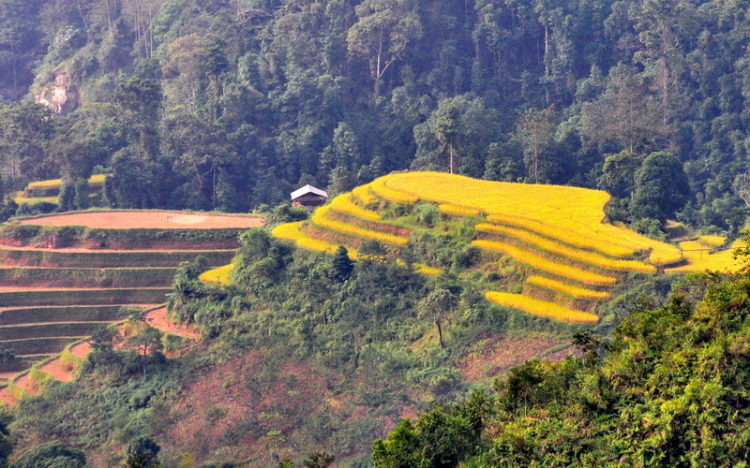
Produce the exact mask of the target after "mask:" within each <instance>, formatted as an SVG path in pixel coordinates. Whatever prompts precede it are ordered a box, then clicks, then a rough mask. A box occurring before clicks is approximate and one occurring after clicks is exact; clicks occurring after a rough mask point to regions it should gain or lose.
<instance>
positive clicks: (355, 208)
mask: <svg viewBox="0 0 750 468" xmlns="http://www.w3.org/2000/svg"><path fill="white" fill-rule="evenodd" d="M331 209H332V210H333V211H336V212H338V213H342V214H348V215H351V216H354V217H355V218H359V219H364V220H366V221H373V222H378V221H380V215H379V214H378V213H377V212H375V211H372V210H368V209H366V208H362V207H361V206H359V205H357V204H356V203H354V202H353V201H352V199H351V194H349V193H345V194H343V195H339V196H337V197H336V198H334V199H333V200H332V201H331Z"/></svg>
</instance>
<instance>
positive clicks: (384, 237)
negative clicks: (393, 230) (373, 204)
mask: <svg viewBox="0 0 750 468" xmlns="http://www.w3.org/2000/svg"><path fill="white" fill-rule="evenodd" d="M329 209H330V206H321V207H320V208H318V209H317V210H315V213H314V214H313V216H312V218H311V221H312V223H313V224H315V225H316V226H320V227H322V228H327V229H330V230H332V231H336V232H340V233H342V234H348V235H350V236H355V237H359V238H363V239H373V240H376V241H379V242H385V243H386V244H393V245H398V246H403V245H406V243H407V242H409V239H408V238H407V237H401V236H394V235H393V234H386V233H384V232H378V231H370V230H369V229H364V228H361V227H359V226H354V225H352V224H348V223H344V222H341V221H335V220H333V219H329V218H327V217H326V214H327V213H328V210H329Z"/></svg>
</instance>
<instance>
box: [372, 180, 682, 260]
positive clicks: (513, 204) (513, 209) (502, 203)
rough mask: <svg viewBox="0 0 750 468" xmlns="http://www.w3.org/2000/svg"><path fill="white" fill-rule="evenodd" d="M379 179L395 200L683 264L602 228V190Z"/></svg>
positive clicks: (673, 253)
mask: <svg viewBox="0 0 750 468" xmlns="http://www.w3.org/2000/svg"><path fill="white" fill-rule="evenodd" d="M378 180H379V181H380V184H382V185H383V186H384V187H385V189H386V190H388V191H389V195H390V196H392V197H394V198H396V197H401V198H404V199H405V198H406V197H409V196H411V197H413V198H418V199H421V200H425V201H432V202H437V203H447V204H454V205H460V206H466V207H471V208H476V209H478V210H480V211H482V212H484V213H487V214H488V215H490V216H489V217H488V219H489V220H490V221H492V220H493V218H492V216H500V217H501V218H504V219H506V220H507V219H513V220H515V221H514V222H512V223H511V224H513V225H516V226H519V227H524V228H527V229H531V230H533V231H535V232H538V233H540V234H543V235H548V236H549V237H554V238H557V239H559V240H560V241H561V242H564V243H566V244H570V245H573V246H576V247H582V248H587V249H593V250H597V251H599V252H601V253H603V254H605V255H610V256H614V257H627V256H631V255H633V253H634V251H641V252H645V251H648V250H652V251H653V255H652V256H651V258H650V260H651V262H653V263H656V264H658V265H663V264H669V263H674V262H677V261H679V260H680V259H681V255H680V251H679V249H677V248H676V247H674V246H670V245H668V244H664V243H662V242H658V241H655V240H652V239H649V238H647V237H645V236H642V235H640V234H638V233H636V232H633V231H630V230H627V229H620V228H618V227H616V226H613V225H611V224H604V223H603V220H604V205H605V204H606V203H607V202H608V201H609V199H610V196H609V194H607V193H606V192H602V191H599V190H589V189H583V188H578V187H564V186H559V185H530V184H514V183H509V182H491V181H486V180H478V179H472V178H469V177H463V176H458V175H453V174H445V173H438V172H411V173H397V174H391V175H388V176H385V177H381V178H380V179H378ZM376 192H377V193H380V192H378V191H377V190H376ZM509 217H510V218H509ZM519 218H520V220H519ZM523 219H525V220H528V221H529V222H530V223H531V224H536V225H538V226H540V227H543V228H544V229H546V230H548V231H553V232H550V233H549V234H548V233H547V232H545V231H542V230H537V229H534V228H531V227H529V226H525V225H523V224H520V223H519V221H521V222H522V220H523ZM613 245H614V249H613V248H612V247H613ZM623 254H625V255H623Z"/></svg>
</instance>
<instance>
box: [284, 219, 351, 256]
mask: <svg viewBox="0 0 750 468" xmlns="http://www.w3.org/2000/svg"><path fill="white" fill-rule="evenodd" d="M301 226H302V221H300V222H297V223H287V224H280V225H278V226H276V227H275V228H274V230H273V231H271V234H272V235H273V236H274V237H278V238H279V239H284V240H288V241H291V242H294V243H295V244H297V245H298V246H300V247H302V248H304V249H308V250H315V251H317V252H328V251H330V253H333V252H334V251H335V250H336V247H337V246H336V245H333V244H331V243H329V242H326V241H322V240H318V239H313V238H311V237H308V236H307V235H306V234H305V233H304V232H302V231H301V230H300V227H301ZM348 250H349V257H351V258H356V254H354V255H353V252H356V251H355V250H353V249H348Z"/></svg>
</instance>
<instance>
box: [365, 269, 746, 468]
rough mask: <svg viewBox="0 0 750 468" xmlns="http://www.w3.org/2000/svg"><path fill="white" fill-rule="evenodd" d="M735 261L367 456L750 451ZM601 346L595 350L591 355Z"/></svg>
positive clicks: (549, 457)
mask: <svg viewBox="0 0 750 468" xmlns="http://www.w3.org/2000/svg"><path fill="white" fill-rule="evenodd" d="M749 286H750V278H748V276H747V270H745V271H743V272H742V274H741V275H738V276H735V277H734V278H731V279H727V278H724V279H720V278H718V277H716V276H709V275H701V276H696V277H693V279H692V280H691V281H689V282H686V283H684V284H682V285H681V286H680V287H679V288H678V289H677V291H675V293H674V294H673V296H672V297H671V299H670V301H669V302H668V303H667V304H665V305H664V306H663V307H660V308H656V309H651V310H642V311H639V312H637V313H636V314H634V315H633V316H632V317H630V318H628V319H626V320H624V321H623V322H622V323H621V324H620V325H619V326H618V327H617V329H616V330H615V333H614V337H613V339H612V341H611V342H610V341H609V340H607V341H601V340H599V339H597V338H595V337H592V336H591V335H578V336H577V338H576V340H577V343H578V345H579V349H580V350H581V352H582V353H583V359H576V358H568V359H566V360H565V361H563V362H560V363H545V362H540V361H538V360H533V361H529V362H527V363H525V364H524V365H522V366H519V367H517V368H514V369H513V370H511V372H510V374H509V376H508V379H507V381H505V382H502V383H498V384H497V385H496V386H495V388H494V389H493V391H492V392H483V391H477V392H474V393H472V394H471V396H469V397H468V398H466V400H465V401H464V402H462V403H460V404H457V405H434V406H433V407H432V408H430V409H429V410H428V411H425V412H424V413H423V414H422V415H420V417H419V418H418V419H416V421H402V422H401V423H400V424H399V425H398V426H397V427H396V428H395V429H394V430H393V432H392V433H391V434H390V435H389V436H388V438H387V439H385V440H378V441H376V442H375V444H374V459H375V466H376V467H378V468H385V467H407V466H432V467H437V466H465V467H480V466H546V467H563V466H591V467H594V466H596V467H599V466H613V467H614V466H623V465H627V466H664V467H666V466H679V467H689V466H742V465H744V464H745V463H746V462H747V460H748V459H749V458H750V453H748V449H747V444H746V443H745V438H746V434H747V432H748V430H749V428H750V418H749V416H750V415H748V410H747V393H746V391H745V389H746V386H747V384H748V378H750V373H749V368H748V358H750V356H749V355H748V347H747V345H746V343H747V334H748V331H749V330H748V311H750V304H749V303H748V296H747V290H748V287H749ZM602 356H605V357H602Z"/></svg>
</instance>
